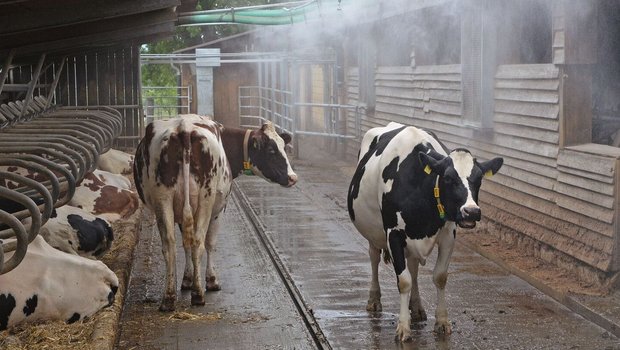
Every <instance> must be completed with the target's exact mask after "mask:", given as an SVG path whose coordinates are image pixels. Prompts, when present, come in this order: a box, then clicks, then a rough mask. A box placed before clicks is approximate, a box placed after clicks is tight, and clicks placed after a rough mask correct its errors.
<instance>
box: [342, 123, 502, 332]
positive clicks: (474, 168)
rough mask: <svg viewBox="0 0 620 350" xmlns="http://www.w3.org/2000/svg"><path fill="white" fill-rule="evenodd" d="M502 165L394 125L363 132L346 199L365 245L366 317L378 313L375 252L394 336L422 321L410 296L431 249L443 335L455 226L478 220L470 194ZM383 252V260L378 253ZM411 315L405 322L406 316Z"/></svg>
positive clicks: (437, 313)
mask: <svg viewBox="0 0 620 350" xmlns="http://www.w3.org/2000/svg"><path fill="white" fill-rule="evenodd" d="M502 164H503V159H502V158H494V159H492V160H490V161H487V162H483V163H479V162H478V161H477V160H476V159H475V158H474V157H473V156H472V155H471V153H470V152H469V151H468V150H466V149H455V150H453V151H452V152H449V151H448V150H447V149H446V148H445V147H444V146H443V145H442V144H441V143H440V142H439V141H438V140H437V138H436V137H434V135H432V134H429V133H428V132H426V131H424V130H421V129H418V128H415V127H412V126H409V127H407V126H404V125H401V124H397V123H390V124H388V125H387V126H386V127H379V128H374V129H370V130H369V131H368V132H367V133H366V134H365V135H364V138H363V140H362V144H361V150H360V154H359V161H358V165H357V169H356V171H355V174H354V175H353V179H352V181H351V185H350V186H349V192H348V200H347V202H348V203H347V204H348V210H349V216H350V218H351V220H352V221H353V224H354V225H355V227H356V228H357V230H358V231H359V232H360V233H361V234H362V235H363V236H364V237H365V238H366V239H367V240H368V241H369V254H370V261H371V267H372V280H371V285H370V296H369V299H368V306H367V310H368V311H381V290H380V287H379V280H378V275H377V273H378V265H379V260H380V258H381V251H382V250H383V252H384V258H386V262H387V261H388V260H389V259H391V260H392V263H393V266H394V271H395V272H396V277H397V285H398V290H399V292H400V315H399V318H398V326H397V328H396V333H397V337H398V338H399V339H400V340H401V341H404V340H405V339H407V338H408V337H409V334H410V332H411V331H410V324H409V323H410V320H411V319H410V316H411V317H412V319H413V320H414V321H421V320H426V312H425V311H424V308H423V306H422V302H421V300H420V295H419V291H418V282H417V277H418V264H421V265H424V264H425V263H426V259H427V258H428V256H429V254H430V253H431V252H432V250H433V248H434V246H435V245H437V246H438V249H439V253H438V256H437V262H436V264H435V268H434V271H433V282H434V284H435V287H436V288H437V309H436V311H435V317H436V320H435V332H437V333H439V334H449V333H450V332H451V328H450V322H449V321H448V311H447V308H446V300H445V291H444V289H445V286H446V281H447V278H448V264H449V261H450V256H451V254H452V249H453V246H454V239H455V237H456V225H458V226H460V227H462V228H468V229H469V228H473V227H475V226H476V221H479V220H480V217H481V212H480V208H479V207H478V204H477V201H478V191H479V189H480V185H481V183H482V177H483V176H484V175H487V176H488V175H492V174H495V173H497V171H498V170H499V169H500V167H501V166H502ZM386 253H387V254H386ZM410 313H411V315H410Z"/></svg>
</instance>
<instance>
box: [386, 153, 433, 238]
mask: <svg viewBox="0 0 620 350" xmlns="http://www.w3.org/2000/svg"><path fill="white" fill-rule="evenodd" d="M418 154H419V152H417V151H416V150H413V151H412V152H411V153H409V154H408V155H407V156H406V157H405V158H404V159H403V160H402V161H401V162H400V164H399V163H398V161H399V158H395V159H394V160H392V161H391V162H390V164H389V165H388V166H387V167H386V168H385V169H384V170H383V173H382V176H383V180H384V181H385V182H387V181H388V180H393V182H392V188H391V190H390V192H386V193H383V197H382V202H381V215H382V220H383V228H384V229H385V231H386V232H387V231H388V230H389V229H393V228H395V227H396V225H397V224H398V214H399V213H400V216H401V218H402V219H403V221H404V223H405V227H404V229H405V232H407V236H409V238H412V239H423V238H425V237H432V236H433V235H434V234H435V233H436V232H437V230H438V229H439V228H440V227H441V226H443V224H444V221H443V220H442V219H441V218H440V217H439V213H438V211H437V203H436V202H435V197H434V196H433V188H434V186H435V184H434V180H435V177H434V176H426V174H425V173H424V171H423V167H422V164H421V162H420V159H419V157H418Z"/></svg>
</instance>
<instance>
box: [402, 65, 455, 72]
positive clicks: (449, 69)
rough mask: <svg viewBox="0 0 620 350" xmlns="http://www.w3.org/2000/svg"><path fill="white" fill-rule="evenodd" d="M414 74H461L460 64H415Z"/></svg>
mask: <svg viewBox="0 0 620 350" xmlns="http://www.w3.org/2000/svg"><path fill="white" fill-rule="evenodd" d="M413 73H414V74H461V65H460V64H445V65H434V66H416V67H415V69H414V70H413Z"/></svg>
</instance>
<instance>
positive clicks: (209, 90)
mask: <svg viewBox="0 0 620 350" xmlns="http://www.w3.org/2000/svg"><path fill="white" fill-rule="evenodd" d="M219 66H220V49H196V90H197V91H196V100H197V101H196V102H197V107H198V108H197V112H198V114H200V115H211V116H212V115H213V67H219Z"/></svg>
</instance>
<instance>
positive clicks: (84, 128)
mask: <svg viewBox="0 0 620 350" xmlns="http://www.w3.org/2000/svg"><path fill="white" fill-rule="evenodd" d="M44 119H45V118H39V119H37V120H33V121H31V122H29V123H28V124H30V125H32V126H35V125H36V126H37V127H40V128H43V129H53V130H58V129H65V130H66V128H67V127H68V126H70V127H71V129H72V130H77V131H80V132H82V133H84V134H87V135H91V137H94V138H96V139H97V144H98V146H99V147H100V148H101V149H103V148H104V145H105V144H107V143H111V141H107V142H106V140H110V137H111V136H109V135H110V134H109V131H108V130H105V129H99V128H93V124H92V123H88V122H87V121H84V120H77V119H69V118H67V119H65V118H56V119H53V120H49V121H46V120H44ZM22 128H23V127H22ZM106 132H107V133H108V134H106Z"/></svg>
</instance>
